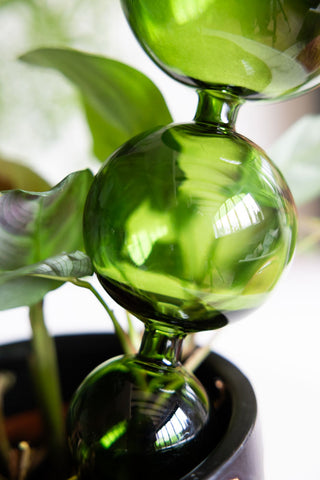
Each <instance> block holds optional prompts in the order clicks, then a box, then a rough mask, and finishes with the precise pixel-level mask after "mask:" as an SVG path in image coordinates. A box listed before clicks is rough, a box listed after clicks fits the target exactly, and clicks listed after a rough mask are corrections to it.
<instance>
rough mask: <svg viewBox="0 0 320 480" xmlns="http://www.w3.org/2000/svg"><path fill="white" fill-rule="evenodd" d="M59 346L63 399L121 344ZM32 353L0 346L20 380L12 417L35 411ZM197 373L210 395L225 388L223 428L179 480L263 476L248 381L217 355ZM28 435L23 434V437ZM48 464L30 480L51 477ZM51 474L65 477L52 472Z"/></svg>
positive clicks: (12, 396)
mask: <svg viewBox="0 0 320 480" xmlns="http://www.w3.org/2000/svg"><path fill="white" fill-rule="evenodd" d="M56 345H57V353H58V361H59V367H60V375H61V384H62V391H63V397H64V400H65V402H68V401H69V400H70V398H71V396H72V394H73V392H74V391H75V389H76V388H77V386H78V385H79V384H80V383H81V381H82V380H83V379H84V377H85V376H86V375H87V374H88V373H89V372H90V371H91V370H92V369H93V368H94V367H96V366H97V365H99V364H100V363H102V362H104V361H105V360H106V359H108V358H110V357H113V356H115V355H118V354H119V353H121V349H120V346H119V343H118V341H117V339H116V337H115V336H114V335H112V334H83V335H72V336H60V337H57V338H56ZM29 353H30V345H29V342H19V343H15V344H10V345H3V346H1V348H0V370H11V371H14V373H15V375H16V378H17V380H16V383H15V386H14V388H13V389H11V390H10V392H9V393H8V394H7V395H6V398H5V414H6V416H7V417H9V418H10V417H11V419H12V418H15V419H17V418H19V415H20V414H21V413H22V412H25V411H34V409H35V405H36V402H35V398H34V396H33V391H32V387H31V381H30V376H29V370H28V361H27V359H28V356H29ZM196 375H197V377H198V378H199V379H200V381H201V382H202V383H203V385H204V386H205V388H206V389H207V392H208V394H209V397H210V392H213V391H214V389H216V388H223V391H224V395H223V403H222V405H220V407H219V424H218V430H219V431H218V432H217V431H216V432H215V438H214V439H212V445H213V446H212V448H211V450H210V451H209V454H208V455H207V456H206V457H205V458H204V459H203V461H202V462H201V463H200V464H198V465H197V466H195V468H194V469H193V470H192V471H191V472H189V473H188V474H187V475H185V476H184V477H183V479H181V480H263V462H262V453H261V445H260V437H259V431H258V426H257V403H256V398H255V395H254V391H253V389H252V387H251V385H250V383H249V381H248V380H247V378H246V377H245V376H244V375H243V374H242V373H241V372H240V371H239V370H238V369H237V368H236V367H235V366H234V365H233V364H231V363H230V362H229V361H227V360H225V359H224V358H222V357H221V356H219V355H216V354H214V353H211V354H210V355H209V357H208V359H207V360H206V361H205V362H204V363H203V364H202V365H201V367H200V368H199V369H198V370H197V372H196ZM27 431H29V428H28V427H27ZM24 434H25V432H23V433H22V432H21V435H24ZM18 435H19V434H18ZM217 436H218V438H217ZM23 439H26V438H21V440H23ZM15 440H16V441H17V440H19V438H17V437H16V438H15ZM27 440H28V439H27ZM44 468H45V467H43V468H42V469H40V470H39V472H38V473H37V474H36V475H35V476H33V477H32V478H33V479H34V480H40V479H41V480H43V479H44V478H46V479H49V475H47V474H46V472H45V470H44ZM51 475H52V472H51ZM50 478H53V479H56V480H64V479H62V478H61V479H60V478H59V479H58V477H54V476H52V477H50ZM167 478H168V479H169V477H167ZM128 480H130V479H128Z"/></svg>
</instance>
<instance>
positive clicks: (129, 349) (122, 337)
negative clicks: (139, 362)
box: [69, 278, 135, 354]
mask: <svg viewBox="0 0 320 480" xmlns="http://www.w3.org/2000/svg"><path fill="white" fill-rule="evenodd" d="M69 281H70V282H71V283H73V284H74V285H77V286H78V287H83V288H87V289H88V290H90V291H91V292H92V293H93V294H94V296H95V297H96V298H97V299H98V300H99V302H100V303H101V305H102V306H103V308H104V309H105V310H106V312H107V313H108V315H109V317H110V319H111V321H112V323H113V326H114V329H115V332H116V334H117V336H118V338H119V341H120V343H121V346H122V348H123V351H124V352H125V353H129V354H131V353H135V348H134V346H133V345H132V342H131V340H130V338H129V335H128V334H127V333H126V332H125V331H124V330H123V328H122V327H121V325H120V323H119V322H118V320H117V318H116V316H115V314H114V313H113V311H112V310H111V308H110V307H109V306H108V305H107V304H106V302H105V301H104V300H103V298H102V297H101V295H100V294H99V293H98V292H97V290H96V289H95V288H94V287H93V285H91V283H89V282H86V281H84V280H80V279H79V278H71V279H69Z"/></svg>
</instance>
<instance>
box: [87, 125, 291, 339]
mask: <svg viewBox="0 0 320 480" xmlns="http://www.w3.org/2000/svg"><path fill="white" fill-rule="evenodd" d="M295 230H296V223H295V208H294V203H293V200H292V197H291V194H290V191H289V189H288V187H287V185H286V183H285V181H284V180H283V178H282V176H281V174H280V173H279V172H278V170H277V169H276V167H275V166H274V165H273V164H272V163H271V162H270V160H268V158H267V157H266V156H265V154H264V153H263V152H262V151H261V150H260V149H259V148H258V147H256V146H255V145H254V144H252V143H251V142H249V141H248V140H247V139H245V138H243V137H242V136H240V135H237V134H236V133H235V132H234V131H233V130H230V129H228V128H224V127H223V126H221V127H220V126H218V125H214V124H205V123H198V122H195V123H190V124H182V125H169V126H167V127H163V128H160V129H157V130H155V131H153V132H151V133H150V132H149V133H144V134H141V135H140V136H138V137H136V138H134V139H132V140H131V141H129V142H128V143H126V144H125V145H124V146H122V147H121V148H120V149H119V150H118V151H117V152H116V153H115V154H113V155H112V156H111V157H110V159H109V160H108V161H107V162H106V163H105V165H104V166H103V167H102V169H101V170H100V172H99V173H98V175H97V176H96V178H95V180H94V182H93V185H92V188H91V191H90V192H89V196H88V201H87V205H86V209H85V216H84V236H85V244H86V249H87V252H88V254H89V255H90V257H91V259H92V261H93V265H94V268H95V270H96V272H97V273H98V274H99V276H100V280H101V281H102V283H103V285H104V287H105V288H106V290H107V291H108V292H109V293H110V294H111V296H113V297H114V299H115V300H116V301H117V302H118V303H119V304H120V305H122V306H123V307H125V308H126V309H128V310H129V311H131V312H133V313H134V314H136V315H137V316H138V317H139V318H141V319H142V320H145V319H154V320H157V321H159V322H162V323H165V324H171V325H176V326H179V327H180V328H181V329H182V330H184V331H186V332H191V331H200V330H205V329H212V328H217V327H220V326H222V325H224V324H225V323H227V322H228V321H229V320H232V319H233V318H235V317H236V316H237V314H238V313H240V312H246V311H247V310H250V309H253V308H255V307H257V306H259V305H260V304H261V303H262V302H263V301H264V299H265V297H266V296H267V294H268V293H269V292H270V291H271V290H272V288H273V287H274V285H275V284H276V282H277V280H278V278H279V277H280V275H281V273H282V271H283V268H284V267H285V265H286V264H287V263H288V261H289V260H290V258H291V256H292V252H293V248H294V243H295Z"/></svg>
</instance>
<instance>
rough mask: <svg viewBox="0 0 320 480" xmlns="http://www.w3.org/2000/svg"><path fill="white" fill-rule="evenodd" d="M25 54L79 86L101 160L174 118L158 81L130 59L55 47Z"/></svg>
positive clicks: (34, 61) (24, 57) (35, 62)
mask: <svg viewBox="0 0 320 480" xmlns="http://www.w3.org/2000/svg"><path fill="white" fill-rule="evenodd" d="M21 59H22V60H24V61H26V62H29V63H32V64H35V65H39V66H43V67H51V68H55V69H56V70H58V71H60V72H61V73H63V74H64V75H65V76H66V77H67V78H68V79H69V80H70V81H71V82H73V83H74V85H75V86H77V87H78V88H79V90H80V92H81V94H82V97H83V102H84V106H85V110H86V114H87V117H88V123H89V126H90V129H91V132H92V135H93V139H94V152H95V154H96V155H97V157H98V158H99V159H100V160H105V158H106V157H107V156H108V155H109V154H110V153H112V152H113V151H114V149H115V148H117V147H118V146H120V145H121V144H122V143H124V142H125V141H127V140H128V139H129V138H131V137H132V136H134V135H136V134H138V133H140V132H142V131H144V130H149V129H150V128H153V127H155V126H158V125H163V124H167V123H170V122H171V121H172V118H171V116H170V113H169V111H168V108H167V106H166V103H165V101H164V99H163V97H162V95H161V93H160V92H159V90H158V89H157V87H156V86H155V85H154V84H153V83H152V82H151V80H150V79H149V78H147V77H146V76H145V75H143V74H142V73H141V72H138V71H137V70H135V69H134V68H131V67H129V66H128V65H125V64H123V63H120V62H117V61H115V60H110V59H107V58H104V57H99V56H94V55H89V54H86V53H83V52H79V51H76V50H68V49H54V48H42V49H38V50H34V51H31V52H29V53H27V54H25V55H23V56H22V57H21Z"/></svg>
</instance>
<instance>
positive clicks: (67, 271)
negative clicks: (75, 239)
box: [0, 250, 93, 285]
mask: <svg viewBox="0 0 320 480" xmlns="http://www.w3.org/2000/svg"><path fill="white" fill-rule="evenodd" d="M28 275H29V276H35V277H37V278H38V277H41V278H46V277H52V279H55V278H56V279H57V280H60V279H61V278H81V277H86V276H90V275H93V267H92V263H91V260H90V258H89V257H88V255H86V254H85V253H84V252H81V251H79V250H77V251H76V252H72V253H62V254H61V255H56V256H54V257H50V258H47V259H46V260H43V261H42V262H38V263H34V264H32V265H27V266H26V267H21V268H17V269H15V270H8V271H6V272H1V275H0V285H1V284H3V283H5V282H6V281H8V280H13V279H15V278H19V277H25V276H28ZM49 280H50V278H49Z"/></svg>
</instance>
